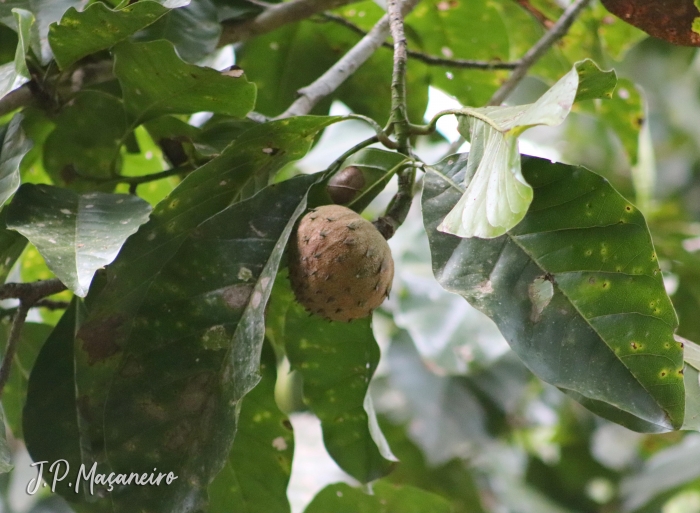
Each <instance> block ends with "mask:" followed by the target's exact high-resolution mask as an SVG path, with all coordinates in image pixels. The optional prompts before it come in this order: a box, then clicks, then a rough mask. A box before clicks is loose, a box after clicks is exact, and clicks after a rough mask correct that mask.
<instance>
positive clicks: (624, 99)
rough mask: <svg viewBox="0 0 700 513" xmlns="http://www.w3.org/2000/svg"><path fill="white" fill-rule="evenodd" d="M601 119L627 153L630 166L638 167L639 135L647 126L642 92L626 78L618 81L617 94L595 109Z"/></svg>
mask: <svg viewBox="0 0 700 513" xmlns="http://www.w3.org/2000/svg"><path fill="white" fill-rule="evenodd" d="M595 110H596V114H597V115H598V116H599V119H600V120H601V121H603V122H604V123H605V124H606V125H608V126H609V127H610V128H611V129H612V131H613V132H614V133H615V135H617V137H618V138H619V139H620V142H621V143H622V146H623V147H624V149H625V152H626V153H627V157H628V158H629V161H630V165H631V166H635V165H637V158H638V155H639V150H638V146H639V137H640V135H639V133H640V129H641V128H642V126H643V125H644V124H645V115H644V104H643V98H642V95H641V94H640V91H639V90H638V89H637V87H636V86H635V85H634V83H633V82H632V81H630V80H628V79H626V78H621V79H619V80H618V84H617V88H616V90H615V94H614V95H613V97H612V98H611V99H610V101H607V102H601V103H600V104H599V105H597V106H596V108H595Z"/></svg>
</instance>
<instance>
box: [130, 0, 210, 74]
mask: <svg viewBox="0 0 700 513" xmlns="http://www.w3.org/2000/svg"><path fill="white" fill-rule="evenodd" d="M220 37H221V24H220V23H219V20H218V16H217V9H216V7H215V6H214V4H213V3H212V2H211V0H197V1H196V2H191V3H190V4H189V5H187V6H185V7H181V8H179V9H172V10H171V11H169V12H168V13H167V14H166V15H165V16H163V17H162V18H161V19H159V20H158V21H157V22H156V23H154V24H153V25H151V26H150V27H148V28H147V29H146V30H144V31H142V32H140V33H138V34H137V35H136V38H135V39H136V40H137V41H154V40H156V39H165V40H167V41H170V42H171V43H172V44H173V45H174V46H175V49H176V50H177V53H178V55H179V56H180V57H182V59H183V60H185V61H187V62H191V63H195V62H197V61H199V60H201V59H202V58H204V57H206V56H207V55H209V54H210V53H212V52H213V51H214V50H216V45H217V43H218V42H219V38H220Z"/></svg>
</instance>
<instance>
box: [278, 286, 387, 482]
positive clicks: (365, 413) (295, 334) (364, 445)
mask: <svg viewBox="0 0 700 513" xmlns="http://www.w3.org/2000/svg"><path fill="white" fill-rule="evenodd" d="M280 305H283V306H280ZM285 310H286V313H285V314H282V315H283V317H282V315H280V317H279V318H278V319H277V321H276V322H275V323H270V322H268V333H270V335H272V337H273V338H274V340H275V343H276V344H281V343H283V344H284V350H285V351H286V355H287V358H288V359H289V362H290V364H291V368H292V369H293V370H295V371H297V372H299V373H300V374H301V376H302V378H303V382H304V385H303V397H304V401H305V402H306V404H308V406H309V407H310V408H311V410H312V411H313V412H314V413H315V414H316V416H318V418H319V419H320V420H321V428H322V430H323V442H324V444H325V446H326V450H327V451H328V453H329V454H330V455H331V457H332V458H333V459H334V460H335V461H336V463H337V464H338V465H339V466H340V468H342V469H343V470H345V472H347V473H348V474H350V475H351V476H353V477H354V478H355V479H357V480H359V481H360V482H363V483H366V482H369V481H373V480H374V479H378V478H380V477H382V476H385V475H386V474H387V473H389V471H390V470H391V469H392V468H393V466H394V464H395V463H394V462H395V461H396V458H395V457H394V456H393V454H391V450H390V449H389V446H388V444H387V442H386V440H385V438H384V435H383V434H382V433H381V430H380V429H379V426H378V424H377V419H376V417H375V414H374V410H373V407H372V403H371V399H370V397H369V396H368V395H367V389H368V387H369V382H370V380H371V378H372V376H373V375H374V371H375V369H376V368H377V363H378V362H379V347H378V346H377V343H376V341H375V340H374V335H373V334H372V328H371V325H370V320H369V318H367V319H359V320H356V321H354V322H351V323H349V324H348V323H340V322H328V321H326V320H324V319H323V318H321V317H318V316H309V314H308V312H306V311H305V310H304V307H303V306H301V305H300V304H299V303H297V302H296V301H295V300H294V299H293V293H292V291H291V288H290V286H289V282H288V280H287V279H286V277H285V276H281V277H280V278H279V279H278V280H277V284H276V286H275V300H274V304H273V306H272V307H271V311H272V312H275V313H274V314H272V315H273V316H276V312H284V311H285Z"/></svg>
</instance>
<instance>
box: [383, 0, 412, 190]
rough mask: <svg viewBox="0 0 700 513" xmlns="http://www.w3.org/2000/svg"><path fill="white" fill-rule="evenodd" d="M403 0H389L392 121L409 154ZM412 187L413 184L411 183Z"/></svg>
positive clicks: (405, 152)
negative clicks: (392, 61) (391, 58)
mask: <svg viewBox="0 0 700 513" xmlns="http://www.w3.org/2000/svg"><path fill="white" fill-rule="evenodd" d="M400 2H401V0H388V2H387V15H388V16H389V30H390V32H391V38H392V39H393V40H394V70H393V72H392V75H391V116H390V118H389V119H390V121H389V122H390V123H391V125H392V127H393V132H394V133H395V134H396V142H397V143H398V145H399V147H398V151H399V152H401V153H403V154H404V155H408V137H409V131H408V128H409V127H408V125H409V121H408V112H407V109H406V64H407V61H408V55H407V53H406V46H407V45H406V34H405V33H404V29H403V15H402V13H401V4H400ZM411 187H412V185H411Z"/></svg>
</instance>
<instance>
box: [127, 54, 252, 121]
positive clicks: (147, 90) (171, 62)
mask: <svg viewBox="0 0 700 513" xmlns="http://www.w3.org/2000/svg"><path fill="white" fill-rule="evenodd" d="M114 56H115V63H114V74H115V75H116V76H117V78H118V79H119V83H120V84H121V86H122V90H123V91H124V103H125V105H126V109H127V111H128V112H129V113H130V114H131V115H133V116H134V117H135V118H137V119H138V120H139V122H143V121H146V120H148V119H153V118H156V117H158V116H162V115H164V114H191V113H195V112H200V111H212V112H219V113H222V114H228V115H230V116H235V117H244V116H245V115H246V114H247V113H248V112H250V111H251V110H252V109H253V105H254V104H255V95H256V93H255V85H254V84H251V83H250V82H248V81H247V80H246V78H245V77H237V78H236V77H231V76H225V75H222V74H221V73H219V72H218V71H215V70H213V69H210V68H203V67H199V66H193V65H191V64H187V63H185V62H183V61H182V60H181V59H180V58H179V57H178V56H177V54H176V53H175V49H174V48H173V46H172V45H171V43H169V42H167V41H160V40H159V41H153V42H150V43H127V42H123V43H120V44H118V45H117V46H116V47H115V48H114Z"/></svg>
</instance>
